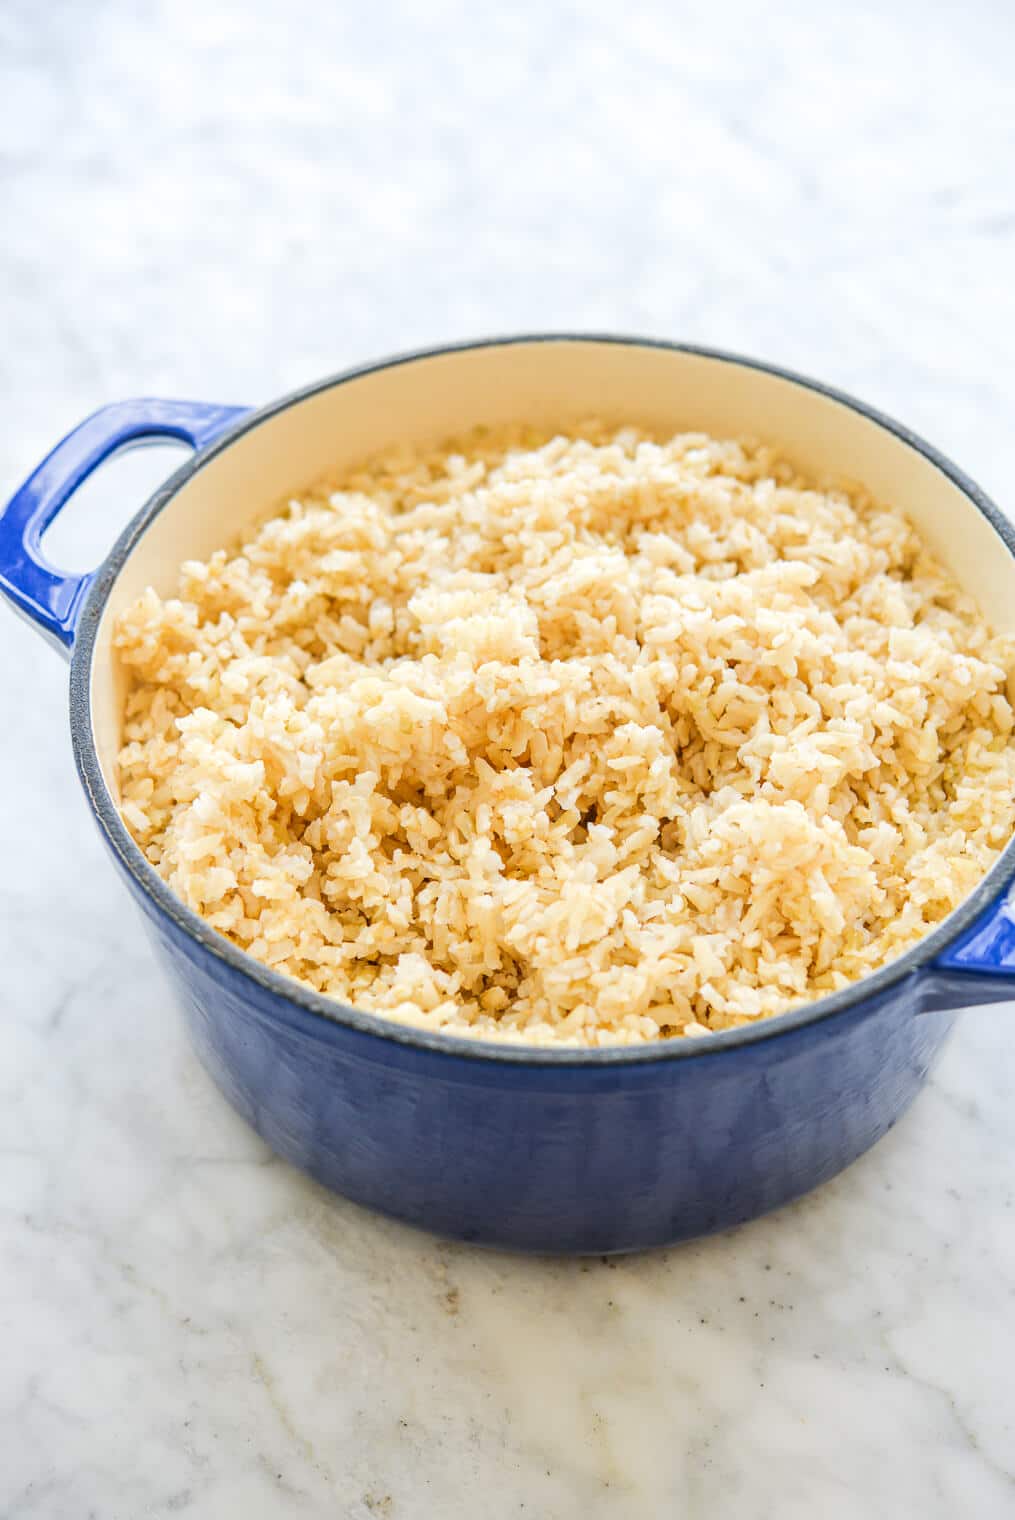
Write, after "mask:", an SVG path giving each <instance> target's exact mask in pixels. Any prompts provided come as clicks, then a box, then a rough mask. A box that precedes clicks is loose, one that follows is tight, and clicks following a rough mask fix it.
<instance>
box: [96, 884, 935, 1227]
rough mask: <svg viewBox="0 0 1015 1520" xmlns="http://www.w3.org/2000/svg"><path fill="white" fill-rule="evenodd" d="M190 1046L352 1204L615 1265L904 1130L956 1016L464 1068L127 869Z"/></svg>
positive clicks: (912, 994) (762, 1203) (874, 1004)
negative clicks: (375, 1027) (360, 1021)
mask: <svg viewBox="0 0 1015 1520" xmlns="http://www.w3.org/2000/svg"><path fill="white" fill-rule="evenodd" d="M126 879H127V881H128V882H129V884H130V886H131V889H132V892H133V895H134V896H135V898H136V899H137V901H138V902H139V903H140V905H141V908H142V910H143V912H144V915H145V921H146V924H147V927H148V930H149V933H150V936H151V938H152V941H153V943H154V945H155V948H156V951H157V953H158V956H159V959H160V960H161V962H162V964H163V966H164V968H165V970H166V972H167V973H168V976H169V979H170V982H171V983H172V986H173V989H174V991H175V993H176V996H177V999H178V1001H179V1003H180V1005H181V1007H182V1009H183V1012H184V1014H185V1017H186V1019H187V1022H188V1025H189V1028H190V1033H191V1036H192V1038H193V1042H194V1045H195V1047H196V1049H197V1051H198V1053H199V1055H200V1057H201V1060H202V1061H203V1063H204V1065H205V1066H206V1067H207V1069H208V1071H209V1072H210V1073H211V1075H212V1077H213V1078H214V1079H215V1081H216V1083H217V1084H218V1086H219V1087H220V1088H221V1089H222V1091H223V1093H224V1094H225V1096H226V1097H227V1098H228V1099H229V1101H230V1102H231V1103H232V1104H233V1105H234V1107H235V1108H236V1109H238V1111H239V1112H240V1113H241V1114H242V1115H243V1116H244V1118H246V1119H247V1120H248V1121H249V1123H250V1124H252V1125H253V1127H254V1128H255V1129H256V1130H257V1132H258V1133H259V1134H260V1135H261V1136H263V1138H264V1139H265V1140H266V1141H267V1143H268V1144H269V1145H270V1146H271V1147H272V1149H273V1150H275V1151H277V1152H278V1153H279V1154H280V1155H282V1156H284V1157H285V1158H286V1159H287V1160H288V1161H291V1162H292V1163H293V1165H295V1166H297V1167H300V1168H302V1169H303V1170H304V1171H306V1172H309V1173H310V1174H311V1176H313V1177H315V1178H317V1180H318V1181H320V1182H322V1183H324V1185H325V1186H326V1187H329V1188H332V1189H334V1190H335V1191H336V1192H338V1193H341V1194H343V1195H344V1196H345V1197H347V1198H350V1199H352V1200H354V1201H355V1202H357V1203H361V1204H365V1205H367V1206H368V1207H370V1208H373V1209H377V1210H379V1211H380V1212H382V1213H385V1214H388V1215H391V1216H393V1217H394V1218H396V1219H400V1220H404V1221H405V1222H406V1223H408V1224H413V1225H417V1226H420V1227H422V1228H424V1229H426V1230H430V1231H432V1232H434V1233H437V1234H440V1235H444V1236H449V1237H452V1238H455V1239H458V1240H464V1241H470V1242H473V1243H476V1244H480V1245H486V1246H496V1247H501V1248H506V1249H510V1250H518V1251H542V1252H555V1253H568V1254H574V1253H578V1254H596V1255H598V1254H606V1253H611V1252H618V1251H637V1250H642V1249H645V1248H647V1247H652V1246H662V1245H667V1244H671V1243H673V1242H676V1241H680V1240H686V1239H689V1238H691V1237H693V1236H697V1235H702V1234H706V1233H709V1232H711V1231H714V1230H722V1229H726V1228H729V1227H730V1226H732V1225H736V1224H740V1223H742V1222H743V1221H744V1220H747V1219H751V1218H753V1217H754V1216H756V1215H758V1214H762V1213H765V1212H766V1211H767V1210H769V1209H773V1208H776V1207H777V1206H778V1205H779V1204H781V1203H785V1202H786V1201H787V1200H788V1199H791V1198H795V1197H797V1196H799V1195H800V1194H802V1193H806V1192H807V1191H809V1190H810V1189H811V1188H813V1187H815V1186H817V1185H818V1184H819V1183H821V1182H825V1181H827V1180H828V1179H829V1178H830V1177H834V1176H835V1174H836V1173H837V1172H839V1171H841V1170H842V1169H843V1167H845V1166H848V1165H849V1163H850V1162H852V1161H854V1160H855V1159H856V1158H857V1157H858V1156H860V1155H862V1154H863V1152H864V1151H866V1150H867V1149H868V1148H869V1147H870V1146H871V1145H873V1144H874V1142H875V1141H876V1140H878V1139H879V1138H880V1137H881V1136H882V1135H883V1134H884V1133H885V1131H886V1130H888V1129H889V1128H890V1127H891V1125H892V1124H893V1123H894V1122H895V1120H896V1119H897V1118H898V1117H899V1115H900V1114H901V1113H902V1112H903V1111H904V1110H905V1109H906V1108H907V1107H908V1106H909V1104H910V1103H911V1102H912V1100H913V1098H914V1097H915V1096H916V1094H917V1093H918V1092H919V1090H920V1088H921V1086H922V1085H923V1083H924V1081H925V1079H926V1077H927V1073H928V1071H929V1070H930V1068H931V1065H932V1064H933V1062H934V1059H935V1057H936V1056H937V1054H938V1052H939V1050H940V1049H941V1046H942V1044H943V1043H944V1040H945V1039H946V1037H947V1035H948V1032H949V1030H950V1028H951V1025H952V1022H953V1015H952V1014H951V1013H949V1012H947V1011H943V1010H940V1011H930V1012H927V1011H921V1009H922V1001H923V1000H922V997H921V987H922V981H921V978H920V977H919V976H918V975H917V976H914V977H911V978H907V979H905V980H903V981H902V982H900V983H896V984H895V985H894V986H893V987H892V988H890V989H888V990H887V992H884V993H882V994H881V995H880V997H876V998H872V999H869V1000H867V1001H865V1002H862V1003H859V1004H855V1005H853V1006H852V1007H851V1008H849V1009H847V1010H846V1011H844V1012H843V1013H842V1014H840V1015H838V1016H836V1017H835V1018H832V1019H826V1020H824V1021H822V1022H821V1023H820V1024H817V1025H805V1026H803V1027H799V1028H794V1029H789V1030H787V1031H785V1032H783V1033H779V1034H778V1035H775V1036H774V1037H773V1038H772V1039H769V1040H765V1041H763V1042H760V1043H754V1044H748V1045H744V1046H740V1047H736V1048H732V1049H731V1048H729V1047H727V1048H726V1049H724V1050H721V1051H716V1052H715V1053H714V1054H710V1053H708V1052H706V1051H702V1053H701V1054H697V1053H695V1054H694V1056H693V1057H691V1058H690V1059H686V1058H685V1059H675V1060H659V1059H654V1060H647V1061H642V1062H638V1061H636V1062H629V1063H626V1064H619V1063H618V1064H610V1065H590V1064H581V1063H576V1064H574V1065H559V1064H557V1065H540V1064H535V1063H532V1064H526V1063H524V1062H518V1061H513V1062H512V1061H505V1060H499V1059H497V1058H496V1055H494V1056H493V1057H486V1058H484V1057H483V1056H481V1055H480V1054H479V1048H478V1047H477V1055H476V1056H475V1057H462V1056H459V1055H456V1054H450V1053H446V1052H443V1051H435V1050H430V1049H426V1048H422V1047H420V1046H419V1045H414V1044H412V1043H407V1042H403V1041H398V1040H394V1039H391V1038H385V1037H384V1036H383V1035H374V1034H368V1033H364V1032H363V1031H361V1030H357V1029H353V1028H350V1027H348V1026H347V1025H344V1024H340V1023H338V1022H334V1021H331V1020H326V1019H324V1018H321V1017H319V1016H314V1015H306V1016H305V1020H304V1022H302V1023H301V1022H294V1019H293V1012H294V1005H293V1004H292V1003H291V1002H290V1001H289V1000H288V999H287V998H285V997H283V996H280V995H279V994H278V993H277V992H275V991H273V990H271V989H269V988H266V987H264V986H262V985H261V984H260V983H258V982H256V981H254V980H252V979H251V978H249V977H248V976H246V975H245V974H244V973H243V972H241V971H238V970H237V969H236V968H235V967H233V966H231V965H230V964H229V963H228V962H227V961H225V960H223V959H222V958H221V957H219V956H217V955H216V954H214V953H213V952H212V951H210V950H209V949H208V948H207V947H206V946H204V945H202V944H200V943H198V942H197V941H195V940H194V938H193V937H192V936H191V935H190V934H189V933H188V932H187V931H186V929H184V928H183V927H181V926H180V925H179V924H177V923H175V922H174V921H173V919H172V918H170V917H169V916H168V915H167V914H166V913H164V912H162V911H161V910H160V909H159V908H158V907H157V906H155V905H153V903H152V902H151V899H150V898H149V897H148V895H147V894H146V893H145V892H143V891H142V890H140V888H139V887H138V885H137V883H136V881H134V879H133V878H132V877H131V876H129V875H127V878H126Z"/></svg>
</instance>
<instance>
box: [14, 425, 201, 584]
mask: <svg viewBox="0 0 1015 1520" xmlns="http://www.w3.org/2000/svg"><path fill="white" fill-rule="evenodd" d="M190 453H191V450H190V448H189V447H188V446H187V445H186V444H185V443H176V442H174V441H173V440H172V439H168V440H167V439H165V438H154V439H152V440H151V442H149V441H148V440H147V439H144V438H141V439H138V440H137V441H136V442H133V443H128V444H125V445H124V447H123V448H122V449H119V450H117V452H116V453H115V454H111V455H110V456H109V458H108V459H107V460H105V461H104V462H103V463H102V464H100V465H99V467H98V469H97V470H95V471H94V472H93V474H91V475H90V476H89V477H88V479H87V480H86V481H85V482H84V483H83V485H81V486H79V487H78V489H77V490H76V491H75V492H74V495H73V496H72V497H71V499H70V501H69V502H67V504H66V506H65V507H64V508H63V510H62V511H61V512H60V513H59V514H58V515H57V517H56V519H55V521H54V522H52V523H51V524H50V526H49V527H48V528H47V529H46V531H45V533H44V534H43V535H42V552H43V553H44V554H45V556H46V558H47V559H48V560H49V561H50V562H51V563H52V564H53V565H56V566H57V567H58V568H59V569H60V570H70V571H88V570H94V569H96V568H97V566H99V565H101V563H102V561H103V560H104V559H105V557H106V555H107V554H108V553H109V551H110V549H111V548H112V546H113V544H114V543H115V541H116V539H117V538H119V536H120V534H121V533H122V531H123V529H124V528H125V527H126V526H127V524H128V523H129V522H130V520H131V518H132V517H133V516H134V514H135V513H136V512H137V511H139V510H140V508H141V507H143V506H144V504H145V502H146V501H147V500H148V498H149V496H151V495H152V494H153V492H155V491H156V490H157V489H158V487H159V486H160V485H161V484H162V482H163V481H164V480H166V479H167V478H168V477H169V476H170V475H172V473H173V471H174V470H178V469H179V468H180V465H181V464H183V463H184V461H185V460H186V459H187V457H188V456H189V454H190Z"/></svg>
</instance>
